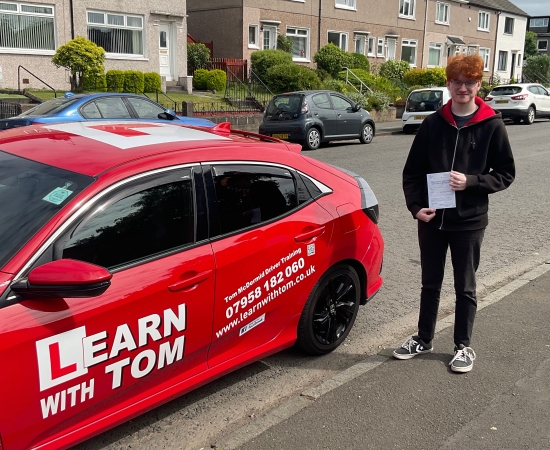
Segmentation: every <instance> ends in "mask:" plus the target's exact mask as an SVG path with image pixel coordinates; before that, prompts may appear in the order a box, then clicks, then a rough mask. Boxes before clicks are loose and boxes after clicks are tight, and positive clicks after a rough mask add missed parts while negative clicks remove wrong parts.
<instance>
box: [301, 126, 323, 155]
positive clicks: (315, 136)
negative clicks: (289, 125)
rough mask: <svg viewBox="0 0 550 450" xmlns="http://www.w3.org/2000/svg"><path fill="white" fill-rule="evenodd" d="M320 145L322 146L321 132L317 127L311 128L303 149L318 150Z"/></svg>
mask: <svg viewBox="0 0 550 450" xmlns="http://www.w3.org/2000/svg"><path fill="white" fill-rule="evenodd" d="M319 145H321V132H320V131H319V130H318V129H317V128H315V127H313V128H310V129H309V130H308V132H307V135H306V141H305V142H304V145H303V147H304V148H305V149H308V150H317V149H318V148H319Z"/></svg>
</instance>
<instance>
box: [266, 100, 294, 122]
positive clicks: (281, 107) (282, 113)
mask: <svg viewBox="0 0 550 450" xmlns="http://www.w3.org/2000/svg"><path fill="white" fill-rule="evenodd" d="M301 108H302V96H301V95H300V94H290V95H278V96H276V97H274V98H273V99H272V100H271V102H269V105H268V106H267V111H266V116H267V117H268V118H276V119H285V120H288V119H289V118H292V117H298V115H299V114H300V110H301Z"/></svg>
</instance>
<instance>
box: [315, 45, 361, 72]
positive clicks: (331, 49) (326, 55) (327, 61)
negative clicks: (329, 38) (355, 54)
mask: <svg viewBox="0 0 550 450" xmlns="http://www.w3.org/2000/svg"><path fill="white" fill-rule="evenodd" d="M349 55H350V54H349V53H347V52H345V51H344V50H342V49H341V48H339V47H337V46H336V45H334V44H332V43H330V44H327V45H325V46H324V47H322V48H321V49H320V50H319V51H318V52H317V53H315V56H314V57H313V60H314V61H315V62H316V63H317V68H318V69H323V70H326V71H327V72H328V73H330V75H331V76H332V77H334V78H336V77H337V76H338V73H339V72H340V71H341V70H342V67H349V66H350V65H351V62H352V61H351V57H350V56H349Z"/></svg>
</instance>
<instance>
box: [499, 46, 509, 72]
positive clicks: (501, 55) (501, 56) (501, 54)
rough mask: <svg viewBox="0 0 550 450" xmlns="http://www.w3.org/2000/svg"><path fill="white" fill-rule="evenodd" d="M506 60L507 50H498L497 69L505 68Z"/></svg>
mask: <svg viewBox="0 0 550 450" xmlns="http://www.w3.org/2000/svg"><path fill="white" fill-rule="evenodd" d="M507 60H508V52H503V51H502V50H501V51H499V52H498V70H502V71H504V70H506V62H507Z"/></svg>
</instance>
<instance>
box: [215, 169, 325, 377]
mask: <svg viewBox="0 0 550 450" xmlns="http://www.w3.org/2000/svg"><path fill="white" fill-rule="evenodd" d="M210 173H211V175H212V178H211V183H212V189H211V190H212V191H213V192H212V195H210V197H209V200H210V199H211V200H213V202H212V201H209V204H211V205H212V208H211V210H213V211H215V212H216V214H217V215H218V217H217V218H218V219H219V228H218V229H216V228H213V229H212V230H211V233H212V235H213V236H217V237H216V238H215V239H214V241H213V242H212V247H213V249H214V256H215V259H216V293H215V305H214V330H213V334H212V345H211V347H210V351H209V353H208V365H209V367H213V366H216V365H218V364H221V363H223V362H226V361H228V360H231V359H233V358H242V360H243V361H244V360H246V358H247V352H249V351H252V350H253V349H255V348H256V347H258V346H261V345H262V344H266V343H268V342H270V341H272V340H273V339H275V338H276V337H277V336H279V334H280V333H281V332H282V331H283V330H285V327H288V326H290V327H291V332H292V333H295V332H296V328H295V327H296V325H297V320H298V318H299V315H300V313H301V308H302V307H303V305H304V303H305V300H306V298H307V296H308V295H309V293H310V291H311V289H312V287H313V284H314V282H315V281H316V280H317V278H318V276H320V274H319V273H318V272H317V271H316V267H318V266H319V264H320V263H321V262H322V261H323V260H324V258H325V255H326V251H327V247H328V245H329V243H330V239H331V236H332V226H333V223H332V216H330V214H329V213H328V212H327V211H326V210H325V209H323V208H322V207H321V206H319V205H318V204H317V203H316V202H315V201H313V200H312V197H311V195H310V194H309V191H308V190H307V189H306V187H305V185H304V182H303V180H302V179H301V176H300V175H299V174H297V173H296V172H294V171H292V170H290V169H288V168H286V167H277V166H276V165H270V164H259V163H257V164H236V163H235V164H230V163H223V164H214V165H212V167H211V169H210ZM207 183H208V181H207ZM208 192H209V191H208ZM211 223H212V224H215V223H217V221H216V218H212V220H211ZM248 357H250V356H248Z"/></svg>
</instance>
